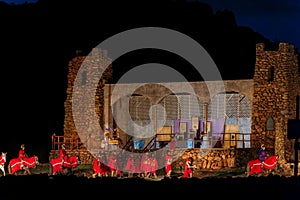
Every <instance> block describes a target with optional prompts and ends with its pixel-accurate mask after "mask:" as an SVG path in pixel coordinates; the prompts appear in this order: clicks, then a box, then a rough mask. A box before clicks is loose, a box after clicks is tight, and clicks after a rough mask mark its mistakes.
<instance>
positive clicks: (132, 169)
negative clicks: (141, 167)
mask: <svg viewBox="0 0 300 200" xmlns="http://www.w3.org/2000/svg"><path fill="white" fill-rule="evenodd" d="M125 169H126V170H127V171H128V177H129V178H131V177H133V174H134V173H135V172H136V166H135V162H134V157H133V154H129V156H128V158H127V162H126V166H125Z"/></svg>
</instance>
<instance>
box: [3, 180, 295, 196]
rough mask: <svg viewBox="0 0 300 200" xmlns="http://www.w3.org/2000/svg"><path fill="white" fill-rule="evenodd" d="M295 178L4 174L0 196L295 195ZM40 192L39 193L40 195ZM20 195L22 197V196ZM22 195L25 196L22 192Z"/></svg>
mask: <svg viewBox="0 0 300 200" xmlns="http://www.w3.org/2000/svg"><path fill="white" fill-rule="evenodd" d="M299 180H300V179H299V178H294V177H289V178H285V177H280V176H268V177H248V178H232V177H227V178H204V179H198V178H187V179H183V178H181V179H179V178H176V177H173V178H170V179H167V178H165V179H162V180H160V181H150V180H146V179H142V178H127V179H125V178H123V179H119V178H111V177H105V178H94V179H93V178H86V177H76V176H73V175H70V176H62V175H61V176H48V175H47V174H36V175H26V176H11V175H8V176H5V177H1V178H0V184H1V197H2V198H4V199H9V198H10V197H12V196H15V192H16V191H17V192H18V193H19V194H29V193H32V192H33V191H36V192H37V191H38V193H39V194H41V196H44V195H46V196H48V197H50V198H53V197H58V198H64V197H68V198H73V197H75V198H79V197H80V198H82V197H97V198H98V197H99V198H100V197H101V198H102V197H103V198H104V197H105V198H107V197H113V198H125V197H137V195H138V196H139V198H144V197H145V196H147V197H153V198H170V197H173V196H175V197H176V195H180V196H186V195H188V196H189V197H193V198H194V197H195V198H204V197H205V196H206V197H208V198H209V199H211V198H213V199H216V198H224V197H227V198H228V197H230V199H243V198H247V199H249V198H258V197H259V198H260V199H295V198H296V197H297V195H299V194H300V192H299V188H300V182H299ZM41 196H40V197H41ZM22 198H23V197H22ZM25 199H27V198H26V196H25Z"/></svg>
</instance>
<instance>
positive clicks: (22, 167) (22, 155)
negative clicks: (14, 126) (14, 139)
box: [19, 144, 28, 169]
mask: <svg viewBox="0 0 300 200" xmlns="http://www.w3.org/2000/svg"><path fill="white" fill-rule="evenodd" d="M25 157H28V156H27V154H26V153H25V144H21V149H20V150H19V159H20V160H21V162H20V163H21V164H20V166H21V169H24V168H25V166H24V164H23V160H24V158H25Z"/></svg>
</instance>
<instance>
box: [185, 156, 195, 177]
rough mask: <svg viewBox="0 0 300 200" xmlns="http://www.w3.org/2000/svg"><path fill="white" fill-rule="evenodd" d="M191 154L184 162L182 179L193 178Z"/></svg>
mask: <svg viewBox="0 0 300 200" xmlns="http://www.w3.org/2000/svg"><path fill="white" fill-rule="evenodd" d="M193 161H194V159H193V154H192V153H190V155H189V157H188V158H186V160H185V165H184V172H183V178H192V177H193V171H194V168H195V166H194V165H193Z"/></svg>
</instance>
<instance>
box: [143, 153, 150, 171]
mask: <svg viewBox="0 0 300 200" xmlns="http://www.w3.org/2000/svg"><path fill="white" fill-rule="evenodd" d="M150 167H151V165H150V156H149V153H148V152H146V153H145V154H143V155H142V159H141V170H142V176H143V177H149V176H150Z"/></svg>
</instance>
